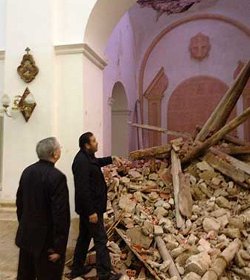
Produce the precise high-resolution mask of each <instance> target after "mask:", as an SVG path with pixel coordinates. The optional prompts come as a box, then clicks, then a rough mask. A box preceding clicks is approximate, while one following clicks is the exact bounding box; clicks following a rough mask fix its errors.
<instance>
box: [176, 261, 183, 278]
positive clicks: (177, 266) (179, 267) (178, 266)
mask: <svg viewBox="0 0 250 280" xmlns="http://www.w3.org/2000/svg"><path fill="white" fill-rule="evenodd" d="M176 268H177V270H178V272H179V273H180V275H183V274H184V273H185V269H184V267H182V266H180V265H179V264H178V263H177V264H176Z"/></svg>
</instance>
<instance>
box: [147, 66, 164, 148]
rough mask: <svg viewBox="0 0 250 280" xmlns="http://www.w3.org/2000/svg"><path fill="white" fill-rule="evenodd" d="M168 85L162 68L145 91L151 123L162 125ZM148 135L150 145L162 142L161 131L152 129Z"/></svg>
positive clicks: (149, 121) (149, 122)
mask: <svg viewBox="0 0 250 280" xmlns="http://www.w3.org/2000/svg"><path fill="white" fill-rule="evenodd" d="M167 87H168V78H167V76H166V74H165V72H164V68H161V69H160V71H159V72H158V73H157V74H156V76H155V77H154V79H153V81H152V82H151V83H150V85H149V86H148V88H147V90H146V91H145V93H144V97H145V98H146V99H147V101H148V124H149V125H154V126H161V103H162V98H163V96H164V92H165V91H166V89H167ZM148 136H149V139H148V140H149V146H156V145H160V144H161V133H159V132H152V131H151V132H149V134H148Z"/></svg>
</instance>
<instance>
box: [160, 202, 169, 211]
mask: <svg viewBox="0 0 250 280" xmlns="http://www.w3.org/2000/svg"><path fill="white" fill-rule="evenodd" d="M162 207H164V208H165V209H167V210H169V209H170V208H171V205H170V204H169V203H167V202H165V201H164V203H163V205H162Z"/></svg>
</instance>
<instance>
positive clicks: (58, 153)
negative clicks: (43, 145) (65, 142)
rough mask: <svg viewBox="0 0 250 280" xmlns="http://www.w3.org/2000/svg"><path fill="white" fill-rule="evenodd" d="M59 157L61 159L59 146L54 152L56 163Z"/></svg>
mask: <svg viewBox="0 0 250 280" xmlns="http://www.w3.org/2000/svg"><path fill="white" fill-rule="evenodd" d="M60 157H61V147H60V146H59V147H58V148H57V149H56V150H55V152H54V159H55V160H56V161H58V160H59V158H60Z"/></svg>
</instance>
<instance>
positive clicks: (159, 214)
mask: <svg viewBox="0 0 250 280" xmlns="http://www.w3.org/2000/svg"><path fill="white" fill-rule="evenodd" d="M154 215H155V216H157V219H158V220H160V219H161V218H162V217H166V216H167V215H168V210H166V209H165V208H163V207H157V208H156V209H155V211H154Z"/></svg>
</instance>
